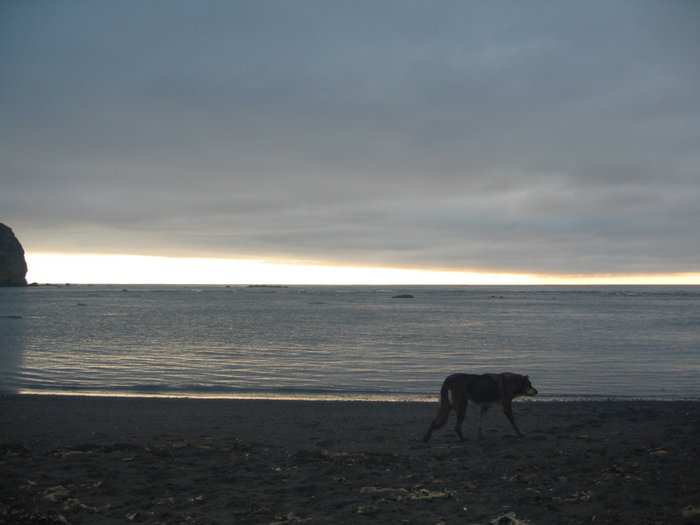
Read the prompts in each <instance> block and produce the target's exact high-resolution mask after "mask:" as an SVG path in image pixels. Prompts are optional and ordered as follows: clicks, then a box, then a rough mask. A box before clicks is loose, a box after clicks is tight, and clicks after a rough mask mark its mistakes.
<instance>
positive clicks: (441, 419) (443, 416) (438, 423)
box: [423, 407, 450, 443]
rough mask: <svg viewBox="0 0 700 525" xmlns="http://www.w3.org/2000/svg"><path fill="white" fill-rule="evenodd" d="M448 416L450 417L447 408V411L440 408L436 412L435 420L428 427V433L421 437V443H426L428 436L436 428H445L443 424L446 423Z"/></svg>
mask: <svg viewBox="0 0 700 525" xmlns="http://www.w3.org/2000/svg"><path fill="white" fill-rule="evenodd" d="M449 415H450V409H449V407H448V408H447V410H443V408H442V407H440V410H438V414H437V416H435V419H433V420H432V421H431V422H430V426H429V427H428V431H427V432H426V433H425V435H424V436H423V443H427V442H428V440H429V439H430V436H431V435H432V434H433V430H437V429H438V428H442V427H444V426H445V423H447V416H449Z"/></svg>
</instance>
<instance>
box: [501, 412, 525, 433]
mask: <svg viewBox="0 0 700 525" xmlns="http://www.w3.org/2000/svg"><path fill="white" fill-rule="evenodd" d="M503 413H504V414H505V415H506V417H507V418H508V421H510V424H511V425H513V430H515V433H516V434H518V436H520V437H522V436H524V435H525V434H523V433H522V432H520V429H519V428H518V425H517V424H516V423H515V417H514V416H513V408H512V407H511V406H504V407H503Z"/></svg>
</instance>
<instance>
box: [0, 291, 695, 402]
mask: <svg viewBox="0 0 700 525" xmlns="http://www.w3.org/2000/svg"><path fill="white" fill-rule="evenodd" d="M400 294H410V295H412V296H413V298H395V297H394V296H396V295H400ZM501 371H513V372H518V373H522V374H529V375H530V378H531V380H532V382H533V384H534V385H535V386H536V387H537V388H538V389H539V391H540V396H539V397H540V398H542V399H558V398H572V397H573V398H601V397H602V398H608V397H610V398H628V397H635V398H637V397H639V398H660V399H680V398H695V399H697V398H700V288H698V287H541V288H532V287H401V288H399V287H386V288H382V287H333V286H329V287H324V286H313V287H301V286H293V287H289V288H266V287H258V288H248V287H223V286H220V287H188V286H127V287H124V286H82V285H73V286H64V287H55V286H39V287H28V288H4V289H0V391H5V392H8V391H9V392H46V393H49V392H52V393H56V392H58V393H93V394H117V395H165V396H168V395H173V396H175V395H177V396H181V395H184V396H221V397H282V398H321V399H391V400H404V399H406V400H407V399H419V400H428V399H430V400H432V399H435V398H436V396H437V393H438V391H439V388H440V384H441V382H442V380H443V379H444V377H445V376H446V375H448V374H450V373H453V372H474V373H481V372H501Z"/></svg>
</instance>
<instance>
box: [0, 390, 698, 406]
mask: <svg viewBox="0 0 700 525" xmlns="http://www.w3.org/2000/svg"><path fill="white" fill-rule="evenodd" d="M4 396H38V397H43V396H47V397H78V398H79V397H101V398H111V397H113V398H126V399H141V398H143V399H193V400H197V399H199V400H229V401H304V402H323V403H332V402H340V403H343V402H347V403H437V401H438V399H439V393H435V394H433V395H415V396H413V395H410V394H405V395H399V394H397V395H381V394H377V395H371V394H367V395H362V394H347V395H340V394H314V393H311V394H287V393H276V392H250V393H238V394H226V393H223V394H212V393H192V392H173V393H150V392H115V391H103V392H99V391H53V390H47V391H42V390H32V389H24V390H20V391H17V390H2V389H0V397H4ZM579 401H580V402H601V403H602V402H618V401H619V402H635V401H639V402H646V401H651V402H666V403H673V402H677V401H679V402H700V397H693V396H689V397H664V396H656V397H654V396H648V397H645V396H639V397H636V396H621V395H589V396H584V395H580V396H579V395H555V394H550V395H547V394H538V395H537V396H536V397H532V398H524V397H522V398H516V399H515V400H514V402H517V403H521V402H526V403H570V402H579Z"/></svg>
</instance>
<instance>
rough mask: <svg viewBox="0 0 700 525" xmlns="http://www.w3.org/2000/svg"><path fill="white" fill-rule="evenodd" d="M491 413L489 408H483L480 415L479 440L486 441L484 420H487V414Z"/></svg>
mask: <svg viewBox="0 0 700 525" xmlns="http://www.w3.org/2000/svg"><path fill="white" fill-rule="evenodd" d="M488 411H489V407H481V414H479V439H484V419H486V412H488Z"/></svg>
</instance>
